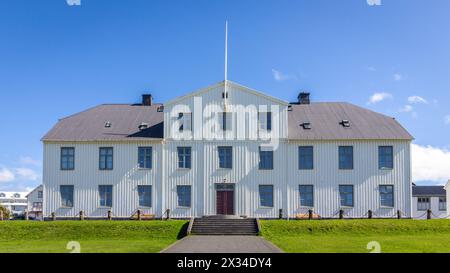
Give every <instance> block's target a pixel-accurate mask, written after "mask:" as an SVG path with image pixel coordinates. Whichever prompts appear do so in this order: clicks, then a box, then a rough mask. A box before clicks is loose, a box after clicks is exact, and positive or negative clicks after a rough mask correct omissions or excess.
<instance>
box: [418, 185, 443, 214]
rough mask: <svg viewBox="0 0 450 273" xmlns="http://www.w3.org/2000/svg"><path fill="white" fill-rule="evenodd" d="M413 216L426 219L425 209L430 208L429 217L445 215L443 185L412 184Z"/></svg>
mask: <svg viewBox="0 0 450 273" xmlns="http://www.w3.org/2000/svg"><path fill="white" fill-rule="evenodd" d="M412 196H413V197H412V199H413V217H414V218H415V219H427V211H428V210H431V218H445V217H447V197H446V192H445V189H444V187H443V186H415V185H413V194H412Z"/></svg>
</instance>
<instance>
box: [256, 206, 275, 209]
mask: <svg viewBox="0 0 450 273" xmlns="http://www.w3.org/2000/svg"><path fill="white" fill-rule="evenodd" d="M273 208H274V207H273V206H272V207H269V206H259V209H273Z"/></svg>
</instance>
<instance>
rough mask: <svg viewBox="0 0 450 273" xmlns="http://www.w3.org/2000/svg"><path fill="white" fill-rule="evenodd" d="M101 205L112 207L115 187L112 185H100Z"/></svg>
mask: <svg viewBox="0 0 450 273" xmlns="http://www.w3.org/2000/svg"><path fill="white" fill-rule="evenodd" d="M98 192H99V195H100V207H112V197H113V188H112V186H111V185H100V186H98Z"/></svg>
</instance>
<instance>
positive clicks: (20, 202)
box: [0, 191, 28, 216]
mask: <svg viewBox="0 0 450 273" xmlns="http://www.w3.org/2000/svg"><path fill="white" fill-rule="evenodd" d="M27 194H28V193H27V192H4V191H3V192H2V191H0V205H1V206H3V207H5V208H6V209H7V210H9V211H10V212H11V214H12V215H13V216H22V215H23V214H24V212H25V210H26V209H27V198H26V195H27Z"/></svg>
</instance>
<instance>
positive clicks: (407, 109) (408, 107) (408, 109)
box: [398, 105, 413, 113]
mask: <svg viewBox="0 0 450 273" xmlns="http://www.w3.org/2000/svg"><path fill="white" fill-rule="evenodd" d="M412 110H413V107H412V106H411V105H405V106H403V107H402V108H400V110H398V111H399V112H402V113H409V112H412Z"/></svg>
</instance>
